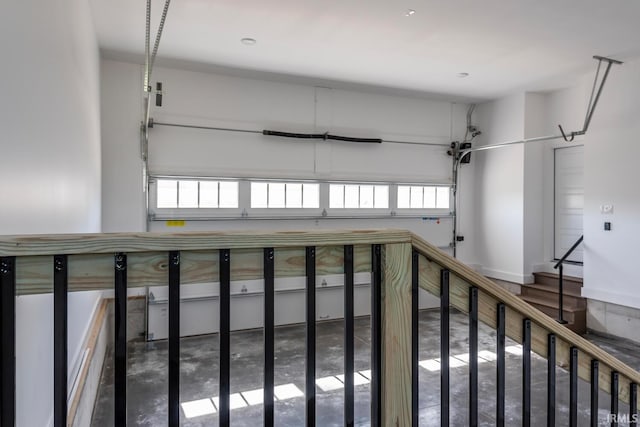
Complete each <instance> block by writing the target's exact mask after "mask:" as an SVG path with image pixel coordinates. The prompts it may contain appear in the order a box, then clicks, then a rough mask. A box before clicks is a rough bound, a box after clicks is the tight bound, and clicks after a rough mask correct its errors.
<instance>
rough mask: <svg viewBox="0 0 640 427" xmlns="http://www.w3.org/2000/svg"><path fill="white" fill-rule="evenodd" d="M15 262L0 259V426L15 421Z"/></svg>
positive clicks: (9, 259)
mask: <svg viewBox="0 0 640 427" xmlns="http://www.w3.org/2000/svg"><path fill="white" fill-rule="evenodd" d="M15 268H16V259H15V257H3V258H0V345H2V351H1V352H0V425H1V426H5V425H6V426H13V425H15V420H16V272H15Z"/></svg>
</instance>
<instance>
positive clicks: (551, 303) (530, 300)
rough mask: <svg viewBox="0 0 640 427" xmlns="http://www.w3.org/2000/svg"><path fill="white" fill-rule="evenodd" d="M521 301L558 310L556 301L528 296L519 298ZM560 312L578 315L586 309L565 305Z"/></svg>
mask: <svg viewBox="0 0 640 427" xmlns="http://www.w3.org/2000/svg"><path fill="white" fill-rule="evenodd" d="M520 298H521V299H523V300H524V301H526V302H528V303H533V304H539V305H543V306H545V307H549V308H555V309H557V308H558V301H557V300H547V299H545V298H540V297H534V296H530V295H521V296H520ZM562 311H565V312H568V313H579V312H583V311H584V312H586V311H587V309H586V308H578V307H567V306H566V305H565V306H564V307H562Z"/></svg>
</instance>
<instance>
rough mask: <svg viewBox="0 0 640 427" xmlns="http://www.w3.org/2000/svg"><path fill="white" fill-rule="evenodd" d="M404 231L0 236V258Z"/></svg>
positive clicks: (392, 235) (267, 243)
mask: <svg viewBox="0 0 640 427" xmlns="http://www.w3.org/2000/svg"><path fill="white" fill-rule="evenodd" d="M410 242H411V233H410V232H408V231H406V230H389V229H381V230H317V231H277V232H264V231H241V232H238V231H232V232H185V233H171V234H169V233H110V234H59V235H55V234H53V235H26V236H0V256H35V255H71V254H75V255H80V254H104V253H114V252H153V251H170V250H181V251H195V250H207V249H238V248H245V249H251V248H265V247H275V248H284V247H303V246H328V245H363V244H388V243H410Z"/></svg>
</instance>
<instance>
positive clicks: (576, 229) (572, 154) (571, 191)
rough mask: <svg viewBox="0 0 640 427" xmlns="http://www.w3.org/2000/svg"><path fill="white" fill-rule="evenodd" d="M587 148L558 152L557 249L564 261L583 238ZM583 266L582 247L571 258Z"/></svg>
mask: <svg viewBox="0 0 640 427" xmlns="http://www.w3.org/2000/svg"><path fill="white" fill-rule="evenodd" d="M583 177H584V147H583V146H582V145H580V146H575V147H567V148H557V149H555V203H554V204H555V233H554V240H555V247H554V256H555V258H556V259H559V258H561V257H562V256H563V255H564V254H565V253H566V252H567V251H568V250H569V248H571V246H572V245H573V244H574V242H575V241H576V240H578V238H579V237H580V236H581V235H582V210H583V207H584V183H583ZM567 259H568V260H569V261H576V262H582V245H580V246H578V247H577V248H576V250H575V251H574V252H573V254H571V256H569V258H567Z"/></svg>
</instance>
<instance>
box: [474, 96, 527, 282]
mask: <svg viewBox="0 0 640 427" xmlns="http://www.w3.org/2000/svg"><path fill="white" fill-rule="evenodd" d="M525 98H526V97H525V94H524V93H522V94H516V95H511V96H508V97H505V98H501V99H499V100H496V101H493V102H489V103H484V104H480V105H479V106H478V108H477V109H476V112H477V121H478V125H479V127H480V129H481V130H482V132H483V133H482V135H480V137H478V141H477V143H476V144H477V145H487V144H496V143H500V142H505V141H510V140H517V139H522V138H524V132H525ZM473 156H474V157H475V159H476V168H475V181H474V184H475V185H474V189H475V192H476V196H475V202H476V203H475V207H476V208H475V211H472V213H470V212H467V213H466V215H469V214H473V215H474V217H475V226H476V241H475V248H476V254H477V259H478V263H479V264H480V265H481V266H482V271H483V273H484V274H486V275H487V276H490V277H494V278H497V279H502V280H507V281H511V282H516V283H524V281H525V276H524V264H523V257H524V234H523V227H524V224H523V221H524V219H523V218H524V195H523V189H524V175H523V170H524V147H523V146H522V145H515V146H511V147H507V148H501V149H497V150H486V151H479V152H476V153H473ZM462 215H465V212H462Z"/></svg>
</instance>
